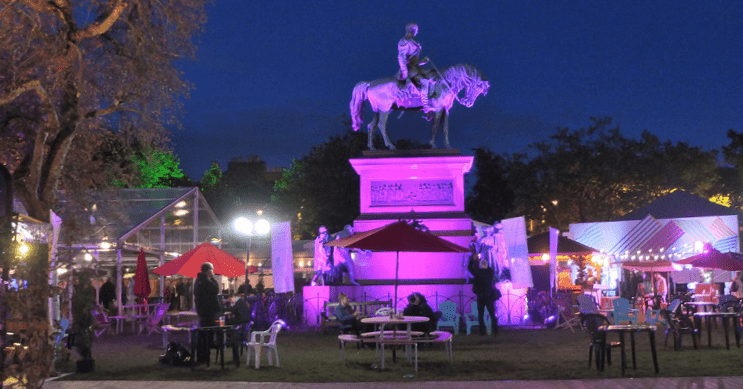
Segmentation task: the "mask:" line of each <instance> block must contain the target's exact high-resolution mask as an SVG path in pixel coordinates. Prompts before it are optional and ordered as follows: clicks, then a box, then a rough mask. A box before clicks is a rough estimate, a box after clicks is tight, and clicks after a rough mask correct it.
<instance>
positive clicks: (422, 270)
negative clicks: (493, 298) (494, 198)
mask: <svg viewBox="0 0 743 389" xmlns="http://www.w3.org/2000/svg"><path fill="white" fill-rule="evenodd" d="M363 157H365V158H358V159H351V160H349V162H350V163H351V165H352V166H353V168H354V169H355V170H356V172H357V173H358V174H359V176H360V191H359V192H360V213H361V215H360V216H359V217H358V218H357V219H356V220H355V221H354V225H353V227H354V233H359V232H364V231H368V230H371V229H374V228H378V227H381V226H384V225H387V224H389V223H392V222H395V221H398V220H401V219H405V220H410V219H413V218H415V219H416V220H418V221H420V222H421V223H422V224H423V225H425V226H426V227H428V228H429V229H430V231H431V232H432V233H434V234H436V235H438V236H440V237H441V238H443V239H446V240H448V241H450V242H453V243H456V244H458V245H460V246H464V247H467V246H468V245H469V243H470V241H471V240H472V219H471V218H470V217H469V216H467V215H466V214H465V213H464V174H465V173H468V172H469V171H470V169H471V168H472V162H473V160H474V157H471V156H462V155H460V152H459V150H440V149H432V150H410V151H408V150H385V151H366V152H364V154H363ZM396 256H397V254H396V253H394V252H379V253H373V254H372V255H368V256H365V255H360V256H356V258H354V266H355V269H356V271H355V272H356V274H355V276H356V279H357V280H359V281H364V280H367V281H371V282H372V283H374V284H394V280H395V267H396V262H397V261H396ZM399 256H400V261H399V273H398V274H399V280H400V281H401V284H403V283H408V284H421V283H429V284H430V283H461V282H462V280H463V279H464V278H465V272H466V264H465V263H464V257H465V255H464V254H454V253H407V252H401V253H400V254H399ZM362 284H363V282H362Z"/></svg>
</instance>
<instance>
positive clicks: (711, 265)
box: [678, 247, 743, 271]
mask: <svg viewBox="0 0 743 389" xmlns="http://www.w3.org/2000/svg"><path fill="white" fill-rule="evenodd" d="M678 263H680V264H684V265H692V266H694V267H699V268H703V269H719V270H726V271H740V270H743V254H740V253H721V252H719V251H717V250H715V249H714V248H712V247H705V248H704V252H702V253H701V254H697V255H692V256H691V257H688V258H685V259H682V260H680V261H678Z"/></svg>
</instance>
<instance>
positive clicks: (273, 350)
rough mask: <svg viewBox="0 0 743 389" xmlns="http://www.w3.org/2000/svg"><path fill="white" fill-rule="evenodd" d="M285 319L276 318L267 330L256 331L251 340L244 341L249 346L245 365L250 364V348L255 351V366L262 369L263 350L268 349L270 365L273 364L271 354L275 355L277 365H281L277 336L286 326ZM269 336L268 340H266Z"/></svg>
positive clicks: (251, 335)
mask: <svg viewBox="0 0 743 389" xmlns="http://www.w3.org/2000/svg"><path fill="white" fill-rule="evenodd" d="M285 325H286V323H284V321H283V320H276V321H275V322H273V324H271V326H270V327H269V328H268V329H267V330H265V331H256V332H253V333H251V334H250V342H244V343H243V344H244V345H245V347H246V348H247V350H248V351H247V352H246V354H248V358H247V361H245V366H249V365H250V350H251V349H253V350H254V351H255V368H256V369H260V367H261V354H260V353H261V350H262V349H264V348H265V349H266V355H267V356H268V365H269V366H271V365H273V360H272V358H271V355H274V356H275V359H276V367H279V349H278V348H277V347H276V336H277V335H278V334H279V331H281V327H283V326H285ZM266 338H268V341H266Z"/></svg>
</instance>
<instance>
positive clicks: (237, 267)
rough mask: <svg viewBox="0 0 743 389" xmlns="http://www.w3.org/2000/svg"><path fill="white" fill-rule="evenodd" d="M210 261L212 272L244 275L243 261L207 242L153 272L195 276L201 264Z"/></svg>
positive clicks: (233, 275)
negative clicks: (212, 267) (212, 266)
mask: <svg viewBox="0 0 743 389" xmlns="http://www.w3.org/2000/svg"><path fill="white" fill-rule="evenodd" d="M204 262H210V263H211V264H212V265H214V274H221V275H223V276H227V277H238V276H243V275H245V263H244V262H243V261H241V260H239V259H237V258H235V257H234V256H232V254H230V253H228V252H226V251H224V250H220V249H219V248H217V247H216V246H214V245H213V244H211V243H209V242H204V243H202V244H200V245H198V246H196V247H195V248H194V249H193V250H191V251H189V252H187V253H185V254H183V255H181V256H180V257H178V258H176V259H174V260H172V261H170V262H168V263H166V264H164V265H162V266H160V267H158V268H157V269H155V270H153V273H155V274H159V275H161V276H172V275H174V274H180V275H182V276H186V277H191V278H196V275H197V274H199V272H200V271H201V264H203V263H204Z"/></svg>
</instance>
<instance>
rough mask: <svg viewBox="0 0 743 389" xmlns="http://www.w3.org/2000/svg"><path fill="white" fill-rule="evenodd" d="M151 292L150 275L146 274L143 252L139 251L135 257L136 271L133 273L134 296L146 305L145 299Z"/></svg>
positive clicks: (145, 259)
mask: <svg viewBox="0 0 743 389" xmlns="http://www.w3.org/2000/svg"><path fill="white" fill-rule="evenodd" d="M150 292H152V289H151V287H150V275H149V274H148V273H147V258H145V254H144V250H142V249H140V250H139V255H138V256H137V269H136V270H135V271H134V295H135V296H138V297H140V298H141V299H143V300H144V303H145V304H146V303H147V297H148V296H149V295H150Z"/></svg>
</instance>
